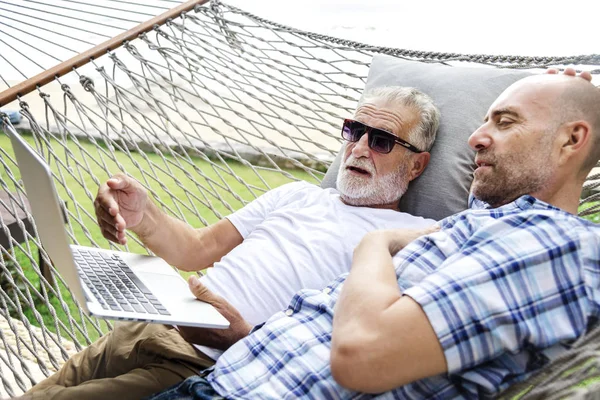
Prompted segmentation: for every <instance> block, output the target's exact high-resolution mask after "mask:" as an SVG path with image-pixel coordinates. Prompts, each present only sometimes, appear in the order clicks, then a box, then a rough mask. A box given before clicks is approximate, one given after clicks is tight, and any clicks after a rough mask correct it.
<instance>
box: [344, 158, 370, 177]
mask: <svg viewBox="0 0 600 400" xmlns="http://www.w3.org/2000/svg"><path fill="white" fill-rule="evenodd" d="M344 167H346V168H348V167H355V168H360V169H364V170H365V171H367V172H368V173H370V174H371V175H373V174H375V166H374V165H373V161H372V160H369V159H368V158H355V157H354V156H352V155H351V156H350V157H348V159H347V160H346V162H345V163H344Z"/></svg>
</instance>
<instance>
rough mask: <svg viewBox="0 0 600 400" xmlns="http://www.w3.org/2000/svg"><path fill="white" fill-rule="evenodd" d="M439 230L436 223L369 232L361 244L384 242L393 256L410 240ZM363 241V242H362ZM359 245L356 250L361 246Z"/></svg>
mask: <svg viewBox="0 0 600 400" xmlns="http://www.w3.org/2000/svg"><path fill="white" fill-rule="evenodd" d="M439 230H440V227H439V226H438V225H436V224H434V225H431V226H429V227H427V228H425V229H386V230H379V231H373V232H369V233H367V234H366V235H365V237H364V238H363V240H362V242H361V245H365V244H366V245H367V246H369V247H370V244H369V243H371V244H372V243H373V241H375V242H380V243H383V244H385V246H387V247H388V248H389V251H390V254H391V255H392V256H394V255H395V254H396V253H397V252H399V251H400V250H402V249H403V248H405V247H406V245H408V244H409V243H410V242H412V241H413V240H415V239H418V238H419V237H421V236H423V235H428V234H430V233H434V232H437V231H439ZM363 242H364V243H363ZM361 245H359V246H358V247H357V250H358V249H359V248H361V247H363V246H361Z"/></svg>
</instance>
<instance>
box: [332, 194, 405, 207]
mask: <svg viewBox="0 0 600 400" xmlns="http://www.w3.org/2000/svg"><path fill="white" fill-rule="evenodd" d="M340 200H341V201H342V203H344V204H345V205H347V206H352V207H369V208H381V209H388V210H398V208H399V206H400V200H396V201H394V202H392V203H388V204H353V203H354V202H353V200H352V199H347V198H344V196H341V195H340Z"/></svg>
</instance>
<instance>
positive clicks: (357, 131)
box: [342, 119, 423, 154]
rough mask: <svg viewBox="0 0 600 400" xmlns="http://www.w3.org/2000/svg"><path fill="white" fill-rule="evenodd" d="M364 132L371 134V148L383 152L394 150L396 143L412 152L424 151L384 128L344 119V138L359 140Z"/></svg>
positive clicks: (369, 138)
mask: <svg viewBox="0 0 600 400" xmlns="http://www.w3.org/2000/svg"><path fill="white" fill-rule="evenodd" d="M364 134H368V135H369V137H368V140H369V148H370V149H371V150H375V151H376V152H378V153H381V154H388V153H389V152H390V151H392V149H393V148H394V145H395V144H396V143H398V144H399V145H401V146H403V147H404V148H406V149H408V150H410V151H412V152H415V153H422V152H423V151H421V150H419V149H417V148H416V147H415V146H413V145H412V144H410V143H408V142H407V141H406V140H402V139H400V138H399V137H398V136H396V135H394V134H393V133H390V132H388V131H384V130H383V129H378V128H373V127H371V126H369V125H365V124H363V123H362V122H358V121H355V120H353V119H345V120H344V126H343V127H342V137H343V138H344V139H346V140H347V141H349V142H358V141H359V140H360V138H361V137H362V136H363V135H364Z"/></svg>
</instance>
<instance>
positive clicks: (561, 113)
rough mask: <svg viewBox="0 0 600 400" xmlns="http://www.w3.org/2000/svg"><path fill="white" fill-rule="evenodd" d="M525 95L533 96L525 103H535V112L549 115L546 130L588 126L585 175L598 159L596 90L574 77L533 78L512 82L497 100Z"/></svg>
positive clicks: (599, 95)
mask: <svg viewBox="0 0 600 400" xmlns="http://www.w3.org/2000/svg"><path fill="white" fill-rule="evenodd" d="M527 93H530V94H531V93H533V95H532V96H530V97H529V99H528V100H529V101H530V103H535V105H537V106H538V108H537V109H538V110H541V109H543V110H544V111H548V113H547V114H546V115H548V116H549V118H548V121H547V123H548V129H549V130H550V131H555V130H556V129H557V128H558V127H560V126H562V125H564V124H568V123H572V122H576V121H585V122H587V124H589V126H590V128H591V132H590V134H591V135H590V146H589V152H588V154H587V157H586V158H585V160H583V164H582V168H581V169H582V171H586V173H587V172H589V170H591V169H592V168H593V167H594V165H595V164H596V163H597V161H598V159H600V88H597V87H595V86H594V85H592V84H591V83H590V82H588V81H587V80H585V79H582V78H578V77H572V76H566V75H550V74H543V75H534V76H530V77H527V78H524V79H521V80H519V81H518V82H516V83H514V84H513V85H512V86H510V87H509V88H508V89H507V90H506V91H505V92H504V93H502V94H501V95H500V97H499V98H498V100H500V99H502V98H503V97H506V98H514V97H516V96H523V95H525V94H527ZM498 100H497V101H498ZM532 110H533V108H532Z"/></svg>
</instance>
